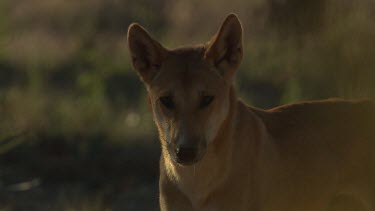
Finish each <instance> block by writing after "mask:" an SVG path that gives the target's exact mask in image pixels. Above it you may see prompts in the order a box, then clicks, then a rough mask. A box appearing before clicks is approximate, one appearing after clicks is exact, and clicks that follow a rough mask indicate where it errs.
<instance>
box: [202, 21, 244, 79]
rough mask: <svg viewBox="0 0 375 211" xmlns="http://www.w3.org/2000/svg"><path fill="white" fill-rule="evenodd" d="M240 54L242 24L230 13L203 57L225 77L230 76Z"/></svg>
mask: <svg viewBox="0 0 375 211" xmlns="http://www.w3.org/2000/svg"><path fill="white" fill-rule="evenodd" d="M242 55H243V46H242V26H241V23H240V20H239V19H238V18H237V16H236V15H235V14H230V15H228V16H227V17H226V18H225V20H224V22H223V24H222V25H221V27H220V29H219V31H218V32H217V33H216V35H215V36H214V37H213V38H212V39H211V41H210V42H209V44H208V46H207V50H206V52H205V59H206V60H207V61H209V62H210V63H211V64H212V65H214V66H215V67H216V68H217V69H218V71H219V72H220V74H221V75H223V76H224V77H225V78H227V77H229V78H231V77H232V76H233V74H234V72H235V71H236V69H237V68H238V66H239V65H240V63H241V60H242Z"/></svg>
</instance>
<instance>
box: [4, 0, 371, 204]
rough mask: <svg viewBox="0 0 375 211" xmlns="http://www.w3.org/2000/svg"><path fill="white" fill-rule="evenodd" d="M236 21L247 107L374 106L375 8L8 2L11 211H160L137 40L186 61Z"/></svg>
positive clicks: (356, 2) (340, 2)
mask: <svg viewBox="0 0 375 211" xmlns="http://www.w3.org/2000/svg"><path fill="white" fill-rule="evenodd" d="M230 12H235V13H237V14H238V15H239V17H240V19H241V20H242V23H243V28H244V32H245V36H244V43H245V58H244V61H243V63H242V65H241V67H240V70H239V71H238V75H237V80H236V87H237V90H238V92H239V93H240V96H241V97H242V98H243V99H245V100H246V101H247V102H248V103H249V104H252V105H255V106H258V107H261V108H271V107H274V106H277V105H281V104H285V103H291V102H296V101H300V100H318V99H324V98H332V97H340V98H346V99H357V98H370V99H374V98H375V1H373V0H304V1H301V0H252V1H244V0H231V1H214V0H205V1H202V0H190V1H182V0H173V1H172V0H159V1H157V0H121V1H120V0H106V1H104V0H84V1H76V0H48V1H47V0H44V1H43V0H2V1H0V210H7V211H8V210H28V211H30V210H37V211H43V210H158V195H157V192H158V189H157V187H158V185H157V180H158V162H159V161H158V159H159V154H160V152H159V150H160V149H159V143H158V139H157V132H156V130H155V127H154V125H153V121H152V116H151V113H150V111H149V108H148V104H147V100H146V92H145V89H144V87H143V85H142V84H141V82H140V80H139V79H138V77H137V75H136V74H135V71H133V70H132V67H131V65H130V62H129V53H128V50H127V47H126V31H127V27H128V25H129V24H130V23H132V22H139V23H141V24H142V25H143V26H144V27H146V28H147V29H148V30H149V31H150V32H151V33H152V34H153V35H154V37H155V38H156V39H157V40H159V41H161V43H163V44H164V46H166V47H169V48H174V47H178V46H181V45H189V44H197V43H203V42H206V41H208V40H209V39H210V37H211V36H212V35H213V34H214V33H215V32H216V31H217V30H218V27H219V26H220V23H221V22H222V21H223V19H224V18H225V16H226V15H227V14H228V13H230Z"/></svg>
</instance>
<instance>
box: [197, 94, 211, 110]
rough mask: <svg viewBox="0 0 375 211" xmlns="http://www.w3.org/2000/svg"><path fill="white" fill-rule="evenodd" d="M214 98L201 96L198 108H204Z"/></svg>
mask: <svg viewBox="0 0 375 211" xmlns="http://www.w3.org/2000/svg"><path fill="white" fill-rule="evenodd" d="M213 100H214V96H203V97H202V100H201V102H200V104H199V108H205V107H207V106H208V105H210V104H211V102H212V101H213Z"/></svg>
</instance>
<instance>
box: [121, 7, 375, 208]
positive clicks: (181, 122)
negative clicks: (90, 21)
mask: <svg viewBox="0 0 375 211" xmlns="http://www.w3.org/2000/svg"><path fill="white" fill-rule="evenodd" d="M128 45H129V49H130V53H131V59H132V63H133V66H134V68H135V69H136V70H137V72H138V75H139V76H140V78H141V79H142V81H143V82H144V84H145V86H146V88H147V91H148V96H149V101H150V104H151V107H152V112H153V117H154V120H155V123H156V125H157V128H158V131H159V135H160V141H161V147H162V156H161V159H160V183H159V184H160V186H159V187H160V207H161V210H163V211H164V210H168V211H169V210H172V211H183V210H202V211H206V210H207V211H208V210H212V211H213V210H235V211H238V210H246V211H247V210H249V211H320V210H322V211H336V210H337V211H339V210H340V211H343V210H350V211H370V210H371V211H375V203H374V202H375V154H374V153H375V111H374V104H373V103H371V102H369V101H342V100H326V101H317V102H303V103H298V104H291V105H285V106H281V107H277V108H274V109H271V110H262V109H258V108H254V107H249V106H247V105H246V104H245V103H243V102H242V101H240V100H238V99H237V96H236V93H235V91H234V88H233V86H232V81H233V78H234V75H235V72H236V69H238V67H239V65H240V63H241V60H242V54H243V45H242V27H241V23H240V21H239V20H238V18H237V16H236V15H234V14H231V15H229V16H228V17H227V18H226V19H225V21H224V22H223V24H222V26H221V27H220V30H219V31H218V33H217V34H216V35H215V36H214V37H213V39H211V41H210V42H208V43H207V44H204V45H199V46H194V47H183V48H177V49H174V50H168V49H166V48H164V47H163V46H162V45H161V44H159V43H158V42H157V41H155V40H154V39H153V38H152V37H151V36H150V35H149V34H148V32H147V31H146V30H145V29H144V28H142V27H141V26H140V25H138V24H132V25H130V27H129V31H128Z"/></svg>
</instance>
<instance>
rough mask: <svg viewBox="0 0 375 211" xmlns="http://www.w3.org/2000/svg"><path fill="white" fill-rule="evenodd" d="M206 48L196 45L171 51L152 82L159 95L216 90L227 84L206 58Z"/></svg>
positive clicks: (154, 90) (152, 86) (153, 89)
mask: <svg viewBox="0 0 375 211" xmlns="http://www.w3.org/2000/svg"><path fill="white" fill-rule="evenodd" d="M204 50H205V49H204V47H195V48H180V49H175V50H172V51H170V52H169V54H168V56H167V58H165V61H164V62H163V65H162V66H161V67H160V72H159V73H158V74H157V75H156V76H155V78H154V79H153V80H152V82H151V84H150V87H151V88H152V91H153V92H154V93H155V94H158V95H165V94H169V93H176V92H182V91H186V90H190V91H192V92H216V91H217V90H218V89H220V88H222V87H223V86H225V80H223V78H222V76H221V75H220V74H219V73H218V72H217V71H216V70H215V69H214V67H212V66H210V65H209V64H208V63H207V62H206V61H205V60H204Z"/></svg>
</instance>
